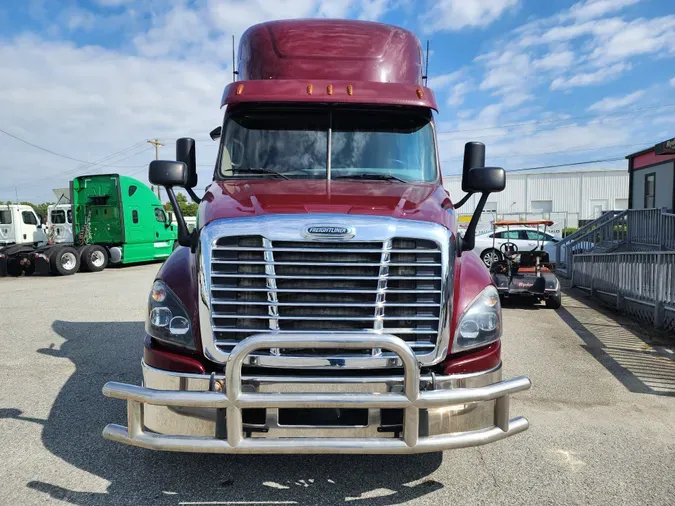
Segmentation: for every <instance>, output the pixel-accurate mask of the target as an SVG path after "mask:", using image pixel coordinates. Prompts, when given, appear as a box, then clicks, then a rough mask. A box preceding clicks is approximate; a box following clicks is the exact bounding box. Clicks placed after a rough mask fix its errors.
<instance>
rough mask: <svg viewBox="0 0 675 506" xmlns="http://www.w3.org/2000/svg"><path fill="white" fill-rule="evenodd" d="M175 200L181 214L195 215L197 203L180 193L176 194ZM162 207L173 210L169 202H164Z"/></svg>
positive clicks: (197, 207)
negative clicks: (189, 200)
mask: <svg viewBox="0 0 675 506" xmlns="http://www.w3.org/2000/svg"><path fill="white" fill-rule="evenodd" d="M176 201H177V202H178V207H180V210H181V212H182V213H183V216H197V210H198V209H199V205H198V204H195V203H194V202H188V199H187V197H186V196H185V195H183V194H182V193H177V194H176ZM164 209H165V210H167V211H173V206H172V205H171V203H170V202H167V203H166V204H164Z"/></svg>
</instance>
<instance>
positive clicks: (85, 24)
mask: <svg viewBox="0 0 675 506" xmlns="http://www.w3.org/2000/svg"><path fill="white" fill-rule="evenodd" d="M95 22H96V16H94V13H93V12H90V11H87V10H84V9H73V10H72V11H68V12H67V13H66V27H67V28H68V30H71V31H73V30H82V31H89V30H91V29H92V28H94V23H95Z"/></svg>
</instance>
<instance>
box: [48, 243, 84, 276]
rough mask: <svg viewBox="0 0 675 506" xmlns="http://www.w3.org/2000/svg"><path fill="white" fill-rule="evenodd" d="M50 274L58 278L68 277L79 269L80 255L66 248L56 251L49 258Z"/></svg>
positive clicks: (74, 250) (73, 249)
mask: <svg viewBox="0 0 675 506" xmlns="http://www.w3.org/2000/svg"><path fill="white" fill-rule="evenodd" d="M51 264H52V265H51V266H52V272H53V273H54V274H58V275H59V276H70V275H71V274H75V273H76V272H77V271H78V270H79V269H80V255H78V253H77V250H76V249H75V248H71V247H70V246H66V247H64V248H60V249H58V250H57V251H56V252H54V254H53V255H52V257H51Z"/></svg>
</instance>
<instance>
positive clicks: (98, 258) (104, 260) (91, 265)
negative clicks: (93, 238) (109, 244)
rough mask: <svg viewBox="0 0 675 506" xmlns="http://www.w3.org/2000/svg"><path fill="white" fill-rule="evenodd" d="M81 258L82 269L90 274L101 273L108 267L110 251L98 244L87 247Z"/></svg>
mask: <svg viewBox="0 0 675 506" xmlns="http://www.w3.org/2000/svg"><path fill="white" fill-rule="evenodd" d="M81 258H82V267H83V268H85V269H86V270H87V271H89V272H100V271H102V270H103V269H105V268H106V267H107V266H108V250H106V249H105V248H104V247H103V246H99V245H98V244H91V245H89V246H85V247H84V249H83V250H82V255H81Z"/></svg>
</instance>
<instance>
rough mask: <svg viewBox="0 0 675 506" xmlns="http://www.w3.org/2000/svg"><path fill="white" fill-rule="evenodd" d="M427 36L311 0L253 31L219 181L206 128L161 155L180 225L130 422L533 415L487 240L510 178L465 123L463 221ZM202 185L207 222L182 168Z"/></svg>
mask: <svg viewBox="0 0 675 506" xmlns="http://www.w3.org/2000/svg"><path fill="white" fill-rule="evenodd" d="M422 61H423V53H422V49H421V46H420V43H419V41H418V39H417V38H416V37H415V36H414V35H413V34H412V33H410V32H408V31H406V30H403V29H401V28H398V27H394V26H388V25H383V24H377V23H369V22H361V21H337V20H294V21H276V22H269V23H263V24H259V25H255V26H253V27H251V28H249V29H248V30H247V31H246V32H245V34H244V35H243V36H242V39H241V43H240V46H239V53H238V65H237V70H238V71H237V73H238V80H237V81H235V82H233V83H231V84H229V85H228V86H227V87H226V88H225V92H224V94H223V98H222V106H224V107H225V117H224V120H223V123H222V126H221V127H218V128H217V129H215V130H214V131H213V132H212V138H214V139H218V140H219V146H220V147H219V152H218V157H217V161H216V164H215V168H214V172H213V182H212V183H211V184H210V186H209V187H208V188H207V189H206V193H205V194H204V196H203V197H201V199H200V198H199V197H198V196H197V195H195V192H194V190H193V189H194V187H195V186H196V184H197V173H196V168H195V152H194V140H192V139H179V140H178V142H177V144H176V152H177V161H154V162H152V163H151V164H150V169H149V172H150V181H151V182H152V183H153V184H156V185H162V186H164V187H165V188H166V190H167V194H168V196H169V198H170V200H171V202H172V203H173V207H174V209H175V210H176V215H177V216H176V217H177V220H178V229H179V237H178V240H179V242H180V244H181V246H182V247H180V248H177V249H176V251H174V253H173V254H172V255H171V256H170V257H169V258H168V259H167V260H166V262H165V263H164V265H163V266H162V268H161V269H160V271H159V272H158V274H157V277H156V280H155V282H154V284H153V286H152V289H151V293H150V296H149V301H148V309H147V322H146V336H145V349H144V356H143V361H142V364H141V365H142V370H143V386H135V385H127V384H122V383H115V382H111V383H107V384H106V385H105V386H104V387H103V393H104V394H105V395H106V396H108V397H114V398H117V399H124V400H126V401H127V411H128V423H127V426H126V427H125V426H122V425H115V424H111V425H108V426H107V427H106V428H105V430H104V432H103V435H104V436H105V437H106V438H108V439H111V440H113V441H118V442H122V443H126V444H131V445H135V446H141V447H145V448H151V449H157V450H172V451H191V452H209V453H416V452H429V451H439V450H446V449H451V448H460V447H467V446H475V445H481V444H485V443H490V442H493V441H498V440H500V439H503V438H505V437H508V436H511V435H514V434H517V433H519V432H522V431H524V430H526V429H527V427H528V422H527V420H526V419H525V418H522V417H515V418H510V417H509V398H510V395H511V394H513V393H515V392H519V391H523V390H526V389H528V388H529V387H530V381H529V379H528V378H526V377H519V378H515V379H509V380H502V365H501V353H500V352H501V344H500V337H501V334H502V314H501V308H500V303H499V296H498V293H497V290H496V288H495V286H494V284H493V282H492V280H491V278H490V274H489V272H488V270H487V269H486V268H485V266H484V265H483V263H482V262H481V261H480V260H479V259H478V257H477V256H476V255H474V254H473V253H471V249H472V248H473V241H474V235H475V227H476V223H477V221H478V217H479V216H480V213H481V210H482V206H483V205H484V204H485V201H486V199H487V197H488V195H489V193H490V192H499V191H502V190H503V189H504V186H505V173H504V170H503V169H501V168H495V167H485V148H484V146H483V145H482V144H479V143H468V144H467V145H466V147H465V153H464V156H465V158H464V167H463V169H464V172H463V183H462V184H463V189H464V190H465V191H467V192H469V193H479V194H481V199H480V204H479V206H478V208H477V209H476V212H475V215H474V217H473V219H472V220H471V224H470V226H469V227H468V229H467V230H466V232H465V234H464V236H461V235H460V234H459V233H458V232H457V224H456V215H455V208H456V207H457V205H455V206H453V203H452V202H451V200H450V197H449V196H448V194H447V192H446V191H445V190H444V188H443V185H442V183H441V168H440V163H439V156H438V149H437V143H436V131H435V126H434V119H433V112H434V111H436V109H437V106H436V101H435V98H434V94H433V92H432V91H431V90H430V89H429V88H427V87H426V86H425V85H424V83H425V79H424V77H423V65H422ZM175 187H182V188H184V189H186V191H187V192H188V193H189V194H190V195H191V196H192V198H193V199H194V200H195V201H200V205H199V215H198V223H197V227H196V228H195V229H194V230H192V231H191V232H188V229H187V227H186V226H185V221H184V219H183V217H182V216H181V214H180V208H179V207H178V206H177V205H176V201H175V194H174V191H173V189H174V188H175Z"/></svg>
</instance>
